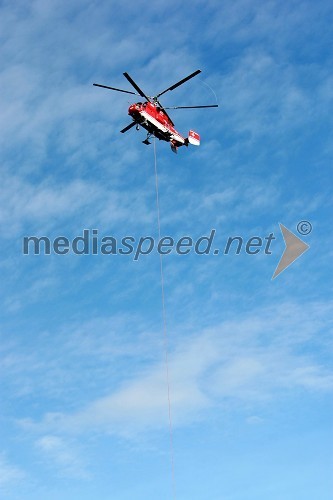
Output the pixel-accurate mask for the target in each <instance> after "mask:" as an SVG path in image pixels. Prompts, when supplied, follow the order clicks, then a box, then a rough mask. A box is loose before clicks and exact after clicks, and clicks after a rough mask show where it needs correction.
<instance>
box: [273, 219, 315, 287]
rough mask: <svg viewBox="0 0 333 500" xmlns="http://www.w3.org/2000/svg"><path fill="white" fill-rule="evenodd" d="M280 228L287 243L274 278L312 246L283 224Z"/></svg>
mask: <svg viewBox="0 0 333 500" xmlns="http://www.w3.org/2000/svg"><path fill="white" fill-rule="evenodd" d="M279 226H280V230H281V233H282V236H283V239H284V242H285V245H286V248H285V249H284V252H283V254H282V257H281V259H280V261H279V263H278V265H277V268H276V269H275V271H274V274H273V276H272V280H273V279H274V278H276V277H277V276H278V275H279V274H280V273H282V271H284V270H285V269H287V267H289V266H290V264H292V263H293V262H294V261H295V260H296V259H298V257H300V256H301V255H302V254H303V253H304V252H306V251H307V250H308V249H309V248H310V247H309V245H307V244H306V243H304V241H302V240H300V239H299V238H298V236H296V235H295V234H294V233H292V232H291V231H289V229H287V228H286V227H285V226H284V225H283V224H280V223H279Z"/></svg>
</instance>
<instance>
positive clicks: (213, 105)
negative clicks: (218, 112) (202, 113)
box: [164, 104, 219, 109]
mask: <svg viewBox="0 0 333 500" xmlns="http://www.w3.org/2000/svg"><path fill="white" fill-rule="evenodd" d="M218 107H219V105H218V104H209V105H208V106H173V107H168V108H164V109H196V108H218Z"/></svg>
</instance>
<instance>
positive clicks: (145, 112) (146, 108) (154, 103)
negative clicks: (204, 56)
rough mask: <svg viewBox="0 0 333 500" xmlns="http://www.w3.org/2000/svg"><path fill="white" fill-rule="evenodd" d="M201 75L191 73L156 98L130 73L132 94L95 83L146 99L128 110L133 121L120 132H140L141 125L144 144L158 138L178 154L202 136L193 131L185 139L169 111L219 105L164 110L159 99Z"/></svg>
mask: <svg viewBox="0 0 333 500" xmlns="http://www.w3.org/2000/svg"><path fill="white" fill-rule="evenodd" d="M199 73H201V70H200V69H198V70H197V71H195V72H194V73H191V74H190V75H189V76H187V77H186V78H183V79H182V80H180V81H179V82H177V83H175V84H174V85H171V86H170V87H168V88H167V89H165V90H163V91H162V92H160V93H159V94H157V95H156V96H154V97H149V96H147V95H146V94H145V93H144V92H143V91H142V90H141V89H140V87H139V86H138V85H137V84H136V83H135V81H134V80H133V79H132V78H131V77H130V75H129V74H128V73H124V76H125V78H127V80H128V81H129V82H130V84H131V85H132V86H133V87H134V89H135V90H136V92H132V91H130V90H123V89H117V88H115V87H109V86H107V85H100V84H99V83H94V84H93V85H95V86H96V87H102V88H104V89H110V90H116V91H118V92H124V93H126V94H134V95H139V96H141V97H144V98H145V102H137V103H135V104H131V105H130V107H129V108H128V114H129V115H130V116H131V117H132V119H133V121H132V123H130V124H129V125H127V127H125V128H123V129H122V130H121V131H120V132H121V133H122V134H123V133H124V132H127V130H129V129H130V128H132V127H134V126H135V125H136V129H137V130H139V128H140V125H141V127H143V128H144V129H146V130H147V137H146V139H145V140H144V141H142V142H143V143H144V144H147V145H148V144H150V142H149V139H150V138H151V137H152V136H155V137H157V139H159V140H162V141H166V142H169V143H170V145H171V149H172V151H173V152H174V153H177V148H178V147H180V146H188V145H189V144H193V145H194V146H199V145H200V136H199V134H197V133H196V132H194V131H193V130H190V131H189V134H188V137H183V136H182V135H181V134H180V133H179V132H177V130H176V129H175V127H174V123H173V121H172V120H171V118H170V116H169V115H168V113H167V111H166V110H167V109H190V108H217V107H218V105H217V104H211V105H208V106H173V107H167V108H164V107H163V106H162V104H161V103H160V102H159V100H158V99H159V97H160V96H161V95H163V94H165V93H166V92H169V91H170V90H174V89H175V88H177V87H179V86H180V85H182V84H183V83H185V82H187V80H190V79H191V78H193V77H194V76H196V75H198V74H199Z"/></svg>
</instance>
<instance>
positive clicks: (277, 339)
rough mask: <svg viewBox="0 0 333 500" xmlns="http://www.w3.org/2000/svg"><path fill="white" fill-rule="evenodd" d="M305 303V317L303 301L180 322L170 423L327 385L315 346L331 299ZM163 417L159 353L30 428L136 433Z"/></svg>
mask: <svg viewBox="0 0 333 500" xmlns="http://www.w3.org/2000/svg"><path fill="white" fill-rule="evenodd" d="M306 311H307V314H306V315H305V316H306V317H305V316H304V312H303V310H302V307H299V306H297V305H295V304H292V303H289V304H280V305H279V306H278V307H275V308H270V309H262V310H257V311H256V313H253V314H250V315H248V316H247V317H245V318H244V319H243V320H240V321H229V322H225V323H221V324H219V325H215V326H214V327H210V328H206V329H203V330H202V331H201V332H200V333H192V334H190V335H189V334H188V333H187V334H185V336H184V337H183V336H182V334H181V330H180V331H179V332H178V334H179V335H178V340H177V342H176V343H175V344H174V343H173V344H174V347H173V348H172V351H171V352H170V353H169V360H170V362H169V371H170V394H171V404H172V414H173V421H174V425H175V426H177V427H178V426H186V425H189V424H191V423H193V422H195V421H196V420H197V419H205V418H206V417H208V416H209V415H210V412H211V411H213V412H215V411H216V409H217V408H219V407H220V406H221V405H222V406H223V405H225V404H226V403H228V406H229V409H230V408H233V411H236V412H237V411H238V409H241V408H243V407H250V408H251V407H253V408H257V406H258V405H259V406H260V405H263V407H265V404H266V403H267V402H269V404H272V402H274V403H276V404H280V403H281V402H282V401H283V399H284V397H286V396H287V395H288V394H290V393H293V394H295V393H298V392H299V391H306V392H308V393H309V394H312V393H314V394H320V393H322V392H323V391H324V392H326V391H330V390H332V387H333V375H332V373H331V372H330V370H329V369H328V367H327V366H323V365H322V363H321V362H320V360H319V358H317V354H316V353H317V349H318V348H319V347H320V348H324V346H326V342H327V338H326V336H322V337H321V338H319V335H320V331H321V326H322V324H324V323H325V321H326V320H327V318H328V316H327V314H328V305H327V304H315V303H314V304H311V305H310V304H307V306H306ZM309 318H311V319H309ZM325 318H326V320H325ZM183 335H184V334H183ZM311 345H315V346H317V347H316V348H314V350H313V352H311V351H308V350H305V351H304V353H302V350H304V349H305V346H311ZM319 352H320V351H319ZM110 361H111V359H110ZM105 390H106V387H105V388H104V391H105ZM166 422H167V385H166V367H165V364H164V362H163V361H160V362H158V363H152V362H150V363H149V364H147V363H146V365H145V368H144V370H140V371H136V373H135V374H133V375H132V376H131V375H129V376H128V377H127V380H126V381H125V380H124V379H123V381H122V382H121V383H120V384H119V385H118V387H115V388H114V389H113V390H112V391H111V392H110V393H109V394H106V395H104V396H102V397H97V398H95V399H94V400H91V401H90V402H88V403H87V404H85V405H84V406H83V407H81V409H78V410H77V411H73V412H70V413H67V414H66V413H50V412H49V413H48V414H46V415H45V416H44V418H43V420H42V421H41V422H39V423H37V422H36V423H35V424H33V423H32V422H30V424H29V425H28V428H29V427H30V428H31V429H33V428H35V429H36V430H37V429H44V430H45V431H47V429H49V430H50V431H52V430H53V431H56V432H61V433H70V434H72V433H73V434H76V433H81V432H83V433H84V432H92V431H93V432H97V433H104V432H106V433H111V434H118V435H121V436H128V437H134V436H135V435H137V434H138V433H140V432H147V431H150V430H154V429H159V428H161V427H162V428H163V427H164V428H165V425H166ZM25 424H28V422H27V421H26V422H25ZM31 425H32V427H31Z"/></svg>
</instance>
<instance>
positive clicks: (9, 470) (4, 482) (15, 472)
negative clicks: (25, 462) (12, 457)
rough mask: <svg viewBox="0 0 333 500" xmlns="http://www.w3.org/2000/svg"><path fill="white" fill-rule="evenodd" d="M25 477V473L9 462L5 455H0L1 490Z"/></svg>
mask: <svg viewBox="0 0 333 500" xmlns="http://www.w3.org/2000/svg"><path fill="white" fill-rule="evenodd" d="M24 477H25V473H24V472H23V471H22V470H21V469H20V468H19V467H17V466H15V465H12V464H10V463H9V462H8V460H7V458H6V456H5V454H4V453H1V454H0V490H1V489H3V488H6V487H7V486H9V485H10V484H11V483H16V482H18V481H20V480H21V479H23V478H24Z"/></svg>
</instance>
